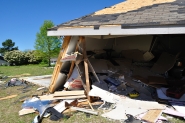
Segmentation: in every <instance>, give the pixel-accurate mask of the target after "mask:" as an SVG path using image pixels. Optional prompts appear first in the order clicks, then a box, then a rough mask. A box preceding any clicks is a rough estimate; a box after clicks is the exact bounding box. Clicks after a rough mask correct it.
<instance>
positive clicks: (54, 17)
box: [0, 0, 124, 51]
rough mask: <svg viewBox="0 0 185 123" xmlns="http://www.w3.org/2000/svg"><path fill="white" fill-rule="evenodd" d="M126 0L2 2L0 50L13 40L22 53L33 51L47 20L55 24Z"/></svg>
mask: <svg viewBox="0 0 185 123" xmlns="http://www.w3.org/2000/svg"><path fill="white" fill-rule="evenodd" d="M123 1H124V0H0V47H2V42H4V41H5V40H6V39H12V41H13V42H15V46H18V47H19V50H22V51H24V50H29V49H31V50H33V49H34V42H35V40H36V33H37V32H39V28H40V27H41V26H42V24H43V22H44V20H51V21H53V23H54V24H55V25H58V24H61V23H63V22H67V21H69V20H72V19H75V18H78V17H81V16H83V15H86V14H90V13H92V12H95V11H98V10H101V9H103V8H105V7H109V6H112V5H114V4H117V3H119V2H123Z"/></svg>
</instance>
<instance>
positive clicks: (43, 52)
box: [35, 21, 61, 66]
mask: <svg viewBox="0 0 185 123" xmlns="http://www.w3.org/2000/svg"><path fill="white" fill-rule="evenodd" d="M53 26H54V24H53V22H52V21H44V24H43V25H42V26H41V27H40V32H38V33H37V34H36V41H35V49H36V54H37V56H38V57H39V56H40V57H42V58H43V60H45V59H47V61H48V66H50V59H51V57H54V56H56V54H58V53H59V50H60V47H61V41H60V39H58V38H57V37H48V36H47V29H48V28H51V27H53Z"/></svg>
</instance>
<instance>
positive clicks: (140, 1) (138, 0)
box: [94, 0, 175, 15]
mask: <svg viewBox="0 0 185 123" xmlns="http://www.w3.org/2000/svg"><path fill="white" fill-rule="evenodd" d="M174 1H175V0H127V1H125V2H121V3H119V4H116V5H114V6H111V7H110V8H105V9H102V10H100V11H97V12H95V14H94V15H104V14H115V13H123V12H128V11H132V10H136V9H139V8H141V7H145V6H150V5H153V4H160V3H168V2H174Z"/></svg>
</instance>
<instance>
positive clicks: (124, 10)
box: [50, 0, 185, 30]
mask: <svg viewBox="0 0 185 123" xmlns="http://www.w3.org/2000/svg"><path fill="white" fill-rule="evenodd" d="M184 24H185V0H127V1H125V2H122V3H119V4H116V5H114V6H111V7H108V8H105V9H103V10H100V11H97V12H94V13H93V14H89V15H86V16H83V17H81V18H78V19H74V20H71V21H69V22H66V23H62V24H60V25H58V26H56V27H53V28H51V29H50V30H57V29H58V28H63V27H65V28H66V27H88V26H89V27H90V26H94V28H99V26H101V25H110V26H111V25H121V27H122V28H128V27H144V26H166V25H175V26H177V25H184Z"/></svg>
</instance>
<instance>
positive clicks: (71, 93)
mask: <svg viewBox="0 0 185 123" xmlns="http://www.w3.org/2000/svg"><path fill="white" fill-rule="evenodd" d="M78 95H84V90H80V91H56V92H55V93H54V95H53V96H54V97H58V96H78Z"/></svg>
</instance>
